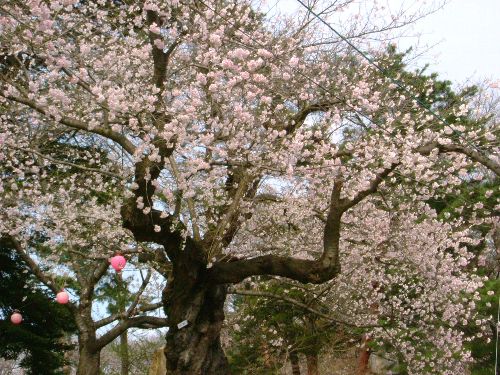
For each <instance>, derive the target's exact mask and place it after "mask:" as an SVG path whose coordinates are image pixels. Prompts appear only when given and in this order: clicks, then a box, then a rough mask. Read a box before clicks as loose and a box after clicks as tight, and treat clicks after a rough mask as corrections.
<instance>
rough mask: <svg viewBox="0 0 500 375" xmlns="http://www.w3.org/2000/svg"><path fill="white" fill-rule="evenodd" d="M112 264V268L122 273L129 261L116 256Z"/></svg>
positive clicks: (111, 261) (112, 259)
mask: <svg viewBox="0 0 500 375" xmlns="http://www.w3.org/2000/svg"><path fill="white" fill-rule="evenodd" d="M110 263H111V267H113V268H114V269H115V271H116V272H120V271H121V270H122V269H124V268H125V265H126V264H127V260H126V259H125V257H123V256H122V255H115V256H114V257H113V258H111V260H110Z"/></svg>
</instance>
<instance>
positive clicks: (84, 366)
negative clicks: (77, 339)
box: [76, 345, 101, 375]
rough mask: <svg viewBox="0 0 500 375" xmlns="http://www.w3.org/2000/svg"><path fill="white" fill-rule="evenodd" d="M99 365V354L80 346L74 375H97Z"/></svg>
mask: <svg viewBox="0 0 500 375" xmlns="http://www.w3.org/2000/svg"><path fill="white" fill-rule="evenodd" d="M100 365H101V352H100V351H99V350H91V349H90V348H87V347H86V346H85V345H80V358H79V359H78V368H77V370H76V375H99V368H100Z"/></svg>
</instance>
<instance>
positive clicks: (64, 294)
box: [56, 290, 69, 305]
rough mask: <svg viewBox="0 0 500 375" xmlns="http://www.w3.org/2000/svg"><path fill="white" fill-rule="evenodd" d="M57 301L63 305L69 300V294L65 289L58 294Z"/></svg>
mask: <svg viewBox="0 0 500 375" xmlns="http://www.w3.org/2000/svg"><path fill="white" fill-rule="evenodd" d="M56 301H57V303H60V304H62V305H65V304H67V303H68V302H69V294H68V292H66V291H65V290H61V291H60V292H59V293H57V295H56Z"/></svg>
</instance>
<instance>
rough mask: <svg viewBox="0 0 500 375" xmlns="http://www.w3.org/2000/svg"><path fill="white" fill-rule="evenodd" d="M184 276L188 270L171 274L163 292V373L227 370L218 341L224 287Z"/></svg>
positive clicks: (223, 373) (200, 374)
mask: <svg viewBox="0 0 500 375" xmlns="http://www.w3.org/2000/svg"><path fill="white" fill-rule="evenodd" d="M191 275H193V273H191ZM186 276H187V277H186ZM188 277H189V274H183V275H180V276H178V277H177V278H176V277H175V276H174V279H173V280H172V282H171V283H170V286H168V287H167V289H166V290H165V292H164V297H163V298H164V303H165V310H166V313H167V316H168V319H169V331H168V333H167V344H166V346H165V356H166V360H167V374H168V375H227V374H230V371H229V367H228V363H227V359H226V356H225V354H224V351H223V350H222V346H221V341H220V330H221V327H222V323H223V321H224V301H225V299H226V292H227V287H226V286H223V285H209V284H207V283H203V282H194V283H192V282H189V281H190V280H189V279H188ZM183 279H184V280H183Z"/></svg>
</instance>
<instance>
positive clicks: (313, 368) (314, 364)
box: [306, 353, 319, 375]
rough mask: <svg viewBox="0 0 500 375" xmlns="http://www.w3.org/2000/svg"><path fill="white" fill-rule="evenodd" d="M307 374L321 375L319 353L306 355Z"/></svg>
mask: <svg viewBox="0 0 500 375" xmlns="http://www.w3.org/2000/svg"><path fill="white" fill-rule="evenodd" d="M306 361H307V375H319V369H318V353H312V354H307V355H306Z"/></svg>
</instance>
